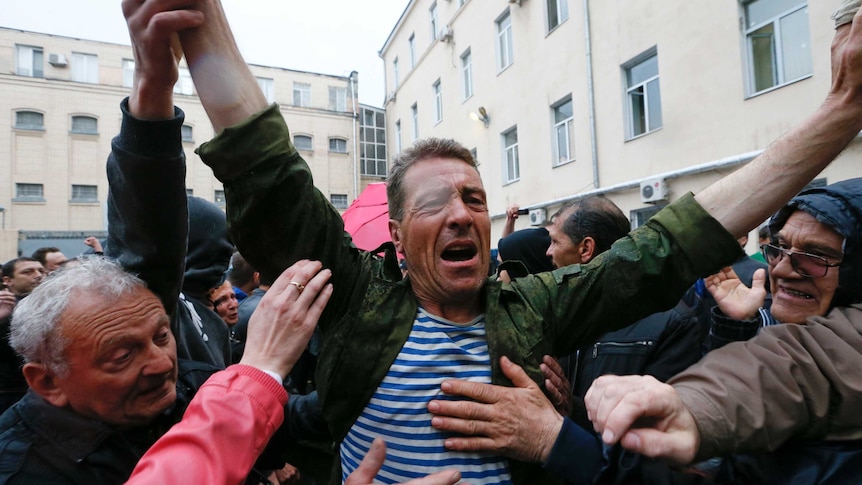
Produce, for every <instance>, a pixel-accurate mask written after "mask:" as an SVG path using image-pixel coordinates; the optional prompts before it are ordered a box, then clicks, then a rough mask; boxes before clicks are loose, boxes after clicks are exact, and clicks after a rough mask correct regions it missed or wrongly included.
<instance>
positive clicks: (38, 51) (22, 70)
mask: <svg viewBox="0 0 862 485" xmlns="http://www.w3.org/2000/svg"><path fill="white" fill-rule="evenodd" d="M15 51H16V52H17V54H18V67H17V69H16V70H15V74H18V75H19V76H28V77H44V76H45V71H44V68H43V66H44V53H43V51H42V48H41V47H33V46H29V45H16V46H15Z"/></svg>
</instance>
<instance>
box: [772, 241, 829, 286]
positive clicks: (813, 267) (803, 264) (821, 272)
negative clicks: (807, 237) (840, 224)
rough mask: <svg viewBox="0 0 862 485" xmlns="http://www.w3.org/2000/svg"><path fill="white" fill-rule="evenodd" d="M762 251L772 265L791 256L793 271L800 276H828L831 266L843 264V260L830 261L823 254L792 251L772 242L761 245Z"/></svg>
mask: <svg viewBox="0 0 862 485" xmlns="http://www.w3.org/2000/svg"><path fill="white" fill-rule="evenodd" d="M760 251H761V252H762V253H763V258H764V259H765V260H766V262H767V263H769V265H770V266H775V265H776V264H778V262H779V261H781V259H782V258H784V256H785V255H786V256H787V257H788V258H790V266H791V267H792V268H793V271H796V272H797V273H799V275H800V276H804V277H806V278H822V277H824V276H826V273H827V272H828V271H829V268H835V267H837V266H840V265H841V261H839V262H837V263H830V262H829V261H827V260H826V258H824V257H823V256H817V255H816V254H809V253H803V252H799V251H792V250H790V249H784V248H780V247H778V246H774V245H772V244H763V245H761V246H760Z"/></svg>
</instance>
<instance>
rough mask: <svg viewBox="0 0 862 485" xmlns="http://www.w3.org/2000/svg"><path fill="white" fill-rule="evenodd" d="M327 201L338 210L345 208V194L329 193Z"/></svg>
mask: <svg viewBox="0 0 862 485" xmlns="http://www.w3.org/2000/svg"><path fill="white" fill-rule="evenodd" d="M329 201H330V202H332V206H333V207H335V208H336V209H338V210H340V211H343V210H345V209H347V194H330V195H329Z"/></svg>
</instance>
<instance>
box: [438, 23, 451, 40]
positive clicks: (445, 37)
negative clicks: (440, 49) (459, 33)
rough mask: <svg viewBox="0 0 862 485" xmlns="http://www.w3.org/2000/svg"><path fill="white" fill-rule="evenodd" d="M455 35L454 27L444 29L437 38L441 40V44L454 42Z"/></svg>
mask: <svg viewBox="0 0 862 485" xmlns="http://www.w3.org/2000/svg"><path fill="white" fill-rule="evenodd" d="M453 35H455V32H453V31H452V27H448V26H447V27H444V28H443V29H442V30H440V32H439V33H438V34H437V38H438V39H440V42H452V36H453Z"/></svg>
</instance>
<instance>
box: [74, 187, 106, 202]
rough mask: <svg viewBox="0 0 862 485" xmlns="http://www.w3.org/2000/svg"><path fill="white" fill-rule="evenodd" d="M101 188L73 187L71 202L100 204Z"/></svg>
mask: <svg viewBox="0 0 862 485" xmlns="http://www.w3.org/2000/svg"><path fill="white" fill-rule="evenodd" d="M98 201H99V188H98V187H97V186H95V185H74V184H73V185H72V199H71V200H70V202H98Z"/></svg>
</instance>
